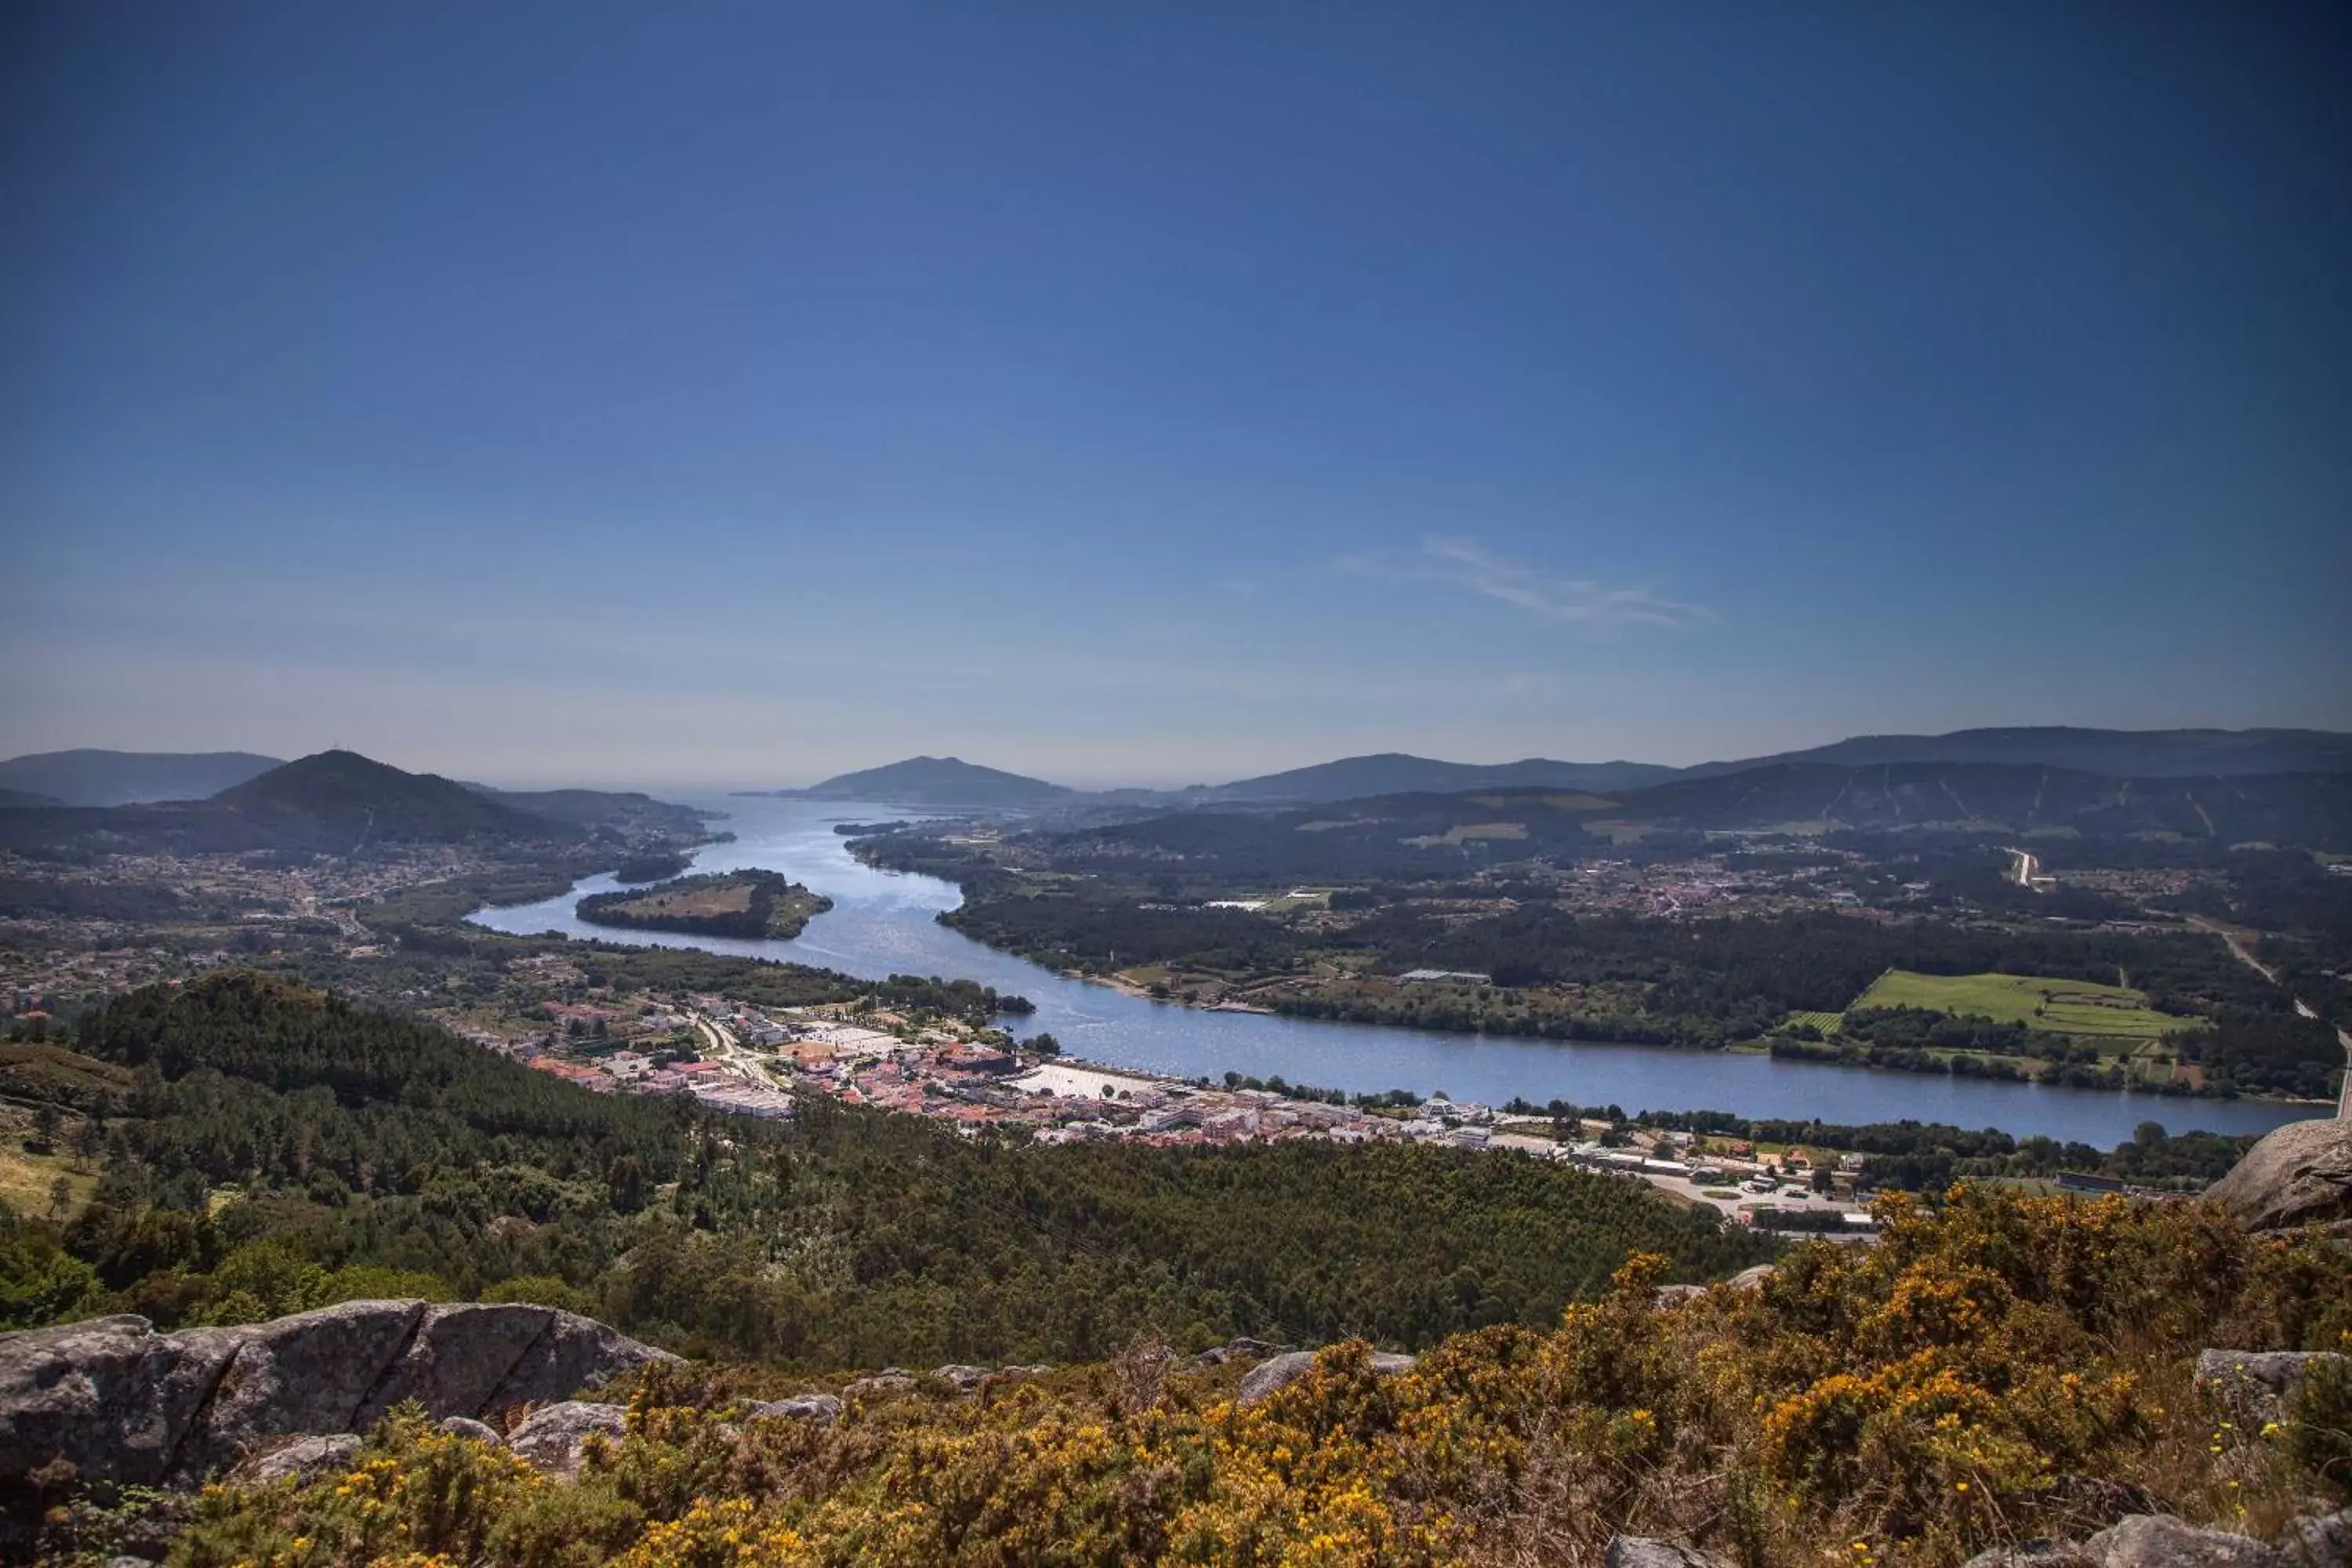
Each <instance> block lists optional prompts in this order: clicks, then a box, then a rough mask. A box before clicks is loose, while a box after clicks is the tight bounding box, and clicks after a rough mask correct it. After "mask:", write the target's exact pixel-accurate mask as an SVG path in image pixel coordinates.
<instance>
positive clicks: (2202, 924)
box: [2189, 915, 2352, 1121]
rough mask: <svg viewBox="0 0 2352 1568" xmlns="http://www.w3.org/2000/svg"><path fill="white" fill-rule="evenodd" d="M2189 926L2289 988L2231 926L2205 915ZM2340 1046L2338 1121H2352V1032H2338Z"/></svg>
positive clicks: (2304, 1006) (2305, 1008)
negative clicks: (2341, 1067)
mask: <svg viewBox="0 0 2352 1568" xmlns="http://www.w3.org/2000/svg"><path fill="white" fill-rule="evenodd" d="M2189 924H2190V925H2193V926H2195V927H2196V928H2197V929H2198V930H2200V931H2211V932H2212V933H2213V934H2214V935H2215V936H2218V937H2220V938H2221V942H2222V944H2223V945H2224V946H2226V947H2227V948H2229V950H2230V951H2231V952H2232V953H2235V954H2236V955H2237V958H2238V962H2239V963H2242V964H2244V965H2246V967H2247V968H2249V969H2252V971H2253V972H2254V973H2257V974H2259V975H2261V976H2262V977H2263V979H2265V980H2267V981H2269V982H2270V983H2271V984H2273V985H2276V986H2278V987H2279V988H2280V989H2281V990H2284V989H2285V988H2286V987H2285V984H2284V982H2283V981H2281V980H2280V979H2279V977H2278V971H2277V970H2275V969H2273V968H2272V967H2271V966H2270V965H2269V964H2267V963H2263V961H2262V960H2261V959H2259V958H2256V957H2255V956H2254V951H2253V949H2252V948H2250V947H2248V946H2247V945H2246V944H2245V943H2244V942H2243V941H2242V940H2241V939H2240V938H2239V936H2238V933H2237V932H2235V931H2231V929H2230V928H2229V927H2228V926H2225V925H2220V924H2217V923H2216V922H2214V921H2209V920H2207V919H2205V918H2204V917H2203V916H2202V915H2190V916H2189ZM2288 1000H2289V1001H2291V1002H2293V1003H2294V1010H2295V1012H2296V1013H2297V1014H2298V1015H2299V1016H2303V1017H2305V1018H2309V1019H2311V1020H2312V1021H2313V1022H2315V1023H2316V1022H2319V1021H2320V1018H2319V1013H2318V1010H2317V1009H2315V1008H2314V1007H2313V1006H2312V1005H2311V1004H2310V1003H2308V1002H2306V1001H2305V1000H2304V999H2303V998H2302V997H2300V996H2290V997H2289V998H2288ZM2336 1044H2337V1045H2339V1046H2342V1047H2344V1082H2343V1085H2342V1087H2341V1088H2339V1089H2337V1090H2336V1120H2337V1121H2352V1029H2341V1028H2339V1029H2337V1030H2336Z"/></svg>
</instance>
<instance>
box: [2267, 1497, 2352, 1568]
mask: <svg viewBox="0 0 2352 1568" xmlns="http://www.w3.org/2000/svg"><path fill="white" fill-rule="evenodd" d="M2278 1544H2279V1551H2280V1552H2283V1553H2284V1554H2285V1557H2286V1560H2287V1562H2288V1563H2291V1564H2293V1568H2352V1508H2347V1509H2346V1510H2344V1511H2343V1512H2341V1513H2331V1514H2327V1515H2325V1516H2324V1517H2315V1518H2311V1519H2298V1520H2296V1521H2294V1523H2293V1524H2290V1525H2288V1526H2287V1527H2286V1531H2285V1533H2284V1534H2283V1535H2281V1536H2280V1537H2279V1543H2278Z"/></svg>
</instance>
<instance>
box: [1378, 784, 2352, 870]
mask: <svg viewBox="0 0 2352 1568" xmlns="http://www.w3.org/2000/svg"><path fill="white" fill-rule="evenodd" d="M1453 798H1454V800H1455V801H1456V803H1457V804H1456V805H1455V807H1454V815H1455V816H1457V817H1459V818H1461V819H1463V820H1468V819H1470V818H1472V817H1482V816H1483V817H1486V818H1499V817H1500V816H1505V815H1507V814H1505V813H1502V812H1499V811H1497V810H1496V809H1495V808H1494V807H1493V806H1491V805H1480V804H1478V803H1477V802H1475V801H1472V800H1469V799H1467V798H1465V797H1462V796H1455V797H1453ZM1521 799H1523V801H1524V803H1525V804H1524V805H1521V807H1520V809H1521V811H1522V812H1526V811H1532V810H1535V809H1536V807H1537V806H1538V805H1539V804H1543V801H1544V797H1542V796H1540V795H1535V794H1533V793H1530V794H1528V795H1526V796H1524V797H1521ZM1349 804H1350V805H1353V806H1354V807H1355V808H1356V810H1357V811H1358V812H1359V813H1361V814H1363V815H1367V816H1372V815H1387V814H1390V813H1391V811H1392V810H1393V807H1392V805H1391V803H1388V802H1382V801H1366V802H1351V803H1349ZM1557 809H1568V810H1572V811H1574V812H1575V813H1576V814H1577V815H1579V816H1582V817H1583V818H1584V819H1585V820H1586V821H1587V822H1588V823H1589V824H1593V825H1596V826H1595V830H1596V831H1612V827H1611V826H1598V825H1614V826H1615V827H1618V828H1638V827H1643V826H1658V827H1668V828H1679V829H1684V830H1697V831H1706V830H1725V829H1741V828H1747V829H1759V828H1775V827H1792V826H1802V825H1806V824H1819V825H1824V826H1830V827H1837V828H1854V829H1862V830H1865V831H1877V832H1908V831H1916V830H1930V831H1933V830H1938V829H1948V830H1963V831H1969V832H1977V833H1981V832H1987V831H2000V832H2003V833H2015V834H2021V835H2030V834H2032V833H2035V832H2037V831H2051V830H2060V831H2064V832H2069V833H2073V834H2076V835H2080V836H2081V837H2086V838H2099V837H2125V836H2137V837H2166V838H2179V839H2202V840H2207V841H2218V842H2220V843H2223V844H2238V843H2247V842H2272V843H2282V844H2298V845H2305V846H2309V847H2316V848H2329V849H2352V773H2271V774H2245V775H2238V776H2231V777H2226V778H2195V779H2189V778H2164V779H2117V778H2109V777H2107V776H2105V775H2104V774H2099V773H2081V772H2077V771H2075V770H2073V769H2066V768H2049V767H2038V766H2023V767H2021V766H2016V765H2011V764H2004V763H1877V764H1874V765H1871V766H1867V767H1833V766H1829V765H1826V764H1823V763H1773V764H1770V765H1769V766H1765V767H1759V768H1749V769H1746V770H1744V771H1742V772H1738V773H1718V774H1715V775H1712V776H1709V777H1702V778H1680V779H1675V780H1674V781H1672V782H1671V783H1668V784H1660V785H1658V786H1656V787H1655V788H1652V789H1645V790H1634V791H1630V792H1624V793H1621V794H1618V795H1613V796H1612V797H1610V798H1608V799H1607V800H1605V801H1604V800H1595V801H1593V802H1591V803H1590V804H1587V805H1573V806H1564V807H1560V808H1557Z"/></svg>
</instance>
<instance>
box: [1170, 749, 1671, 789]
mask: <svg viewBox="0 0 2352 1568" xmlns="http://www.w3.org/2000/svg"><path fill="white" fill-rule="evenodd" d="M1676 772H1677V770H1676V769H1674V768H1670V767H1664V766H1661V765H1660V764H1658V763H1627V762H1614V763H1559V762H1553V761H1551V760H1549V759H1548V758H1544V757H1529V758H1528V759H1527V760H1526V761H1524V762H1517V763H1447V762H1439V761H1436V760H1434V759H1432V758H1429V757H1415V756H1409V755H1407V754H1405V753H1404V752H1381V753H1379V754H1378V755H1374V756H1365V757H1342V758H1340V759H1339V761H1338V762H1332V763H1317V764H1315V765H1314V766H1312V767H1305V768H1292V769H1290V770H1289V771H1287V772H1286V773H1266V774H1264V775H1262V776H1260V777H1257V778H1249V779H1238V780H1236V781H1234V783H1232V784H1218V785H1216V786H1214V787H1213V788H1211V789H1207V790H1202V791H1189V792H1187V793H1188V794H1189V795H1192V796H1193V797H1194V798H1197V799H1204V800H1260V801H1328V800H1355V799H1360V798H1361V797H1363V796H1366V795H1446V794H1452V793H1456V792H1459V791H1463V790H1474V789H1569V790H1601V791H1607V790H1620V789H1640V788H1642V787H1643V786H1644V785H1647V784H1663V783H1664V782H1665V781H1666V780H1668V779H1671V778H1673V777H1675V774H1676Z"/></svg>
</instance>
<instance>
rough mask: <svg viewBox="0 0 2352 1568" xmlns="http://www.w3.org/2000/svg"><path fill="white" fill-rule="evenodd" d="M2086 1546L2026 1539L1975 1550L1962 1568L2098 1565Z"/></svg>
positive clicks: (2093, 1567) (2088, 1567)
mask: <svg viewBox="0 0 2352 1568" xmlns="http://www.w3.org/2000/svg"><path fill="white" fill-rule="evenodd" d="M2086 1553H2087V1549H2086V1548H2084V1547H2082V1546H2078V1545H2074V1544H2072V1543H2070V1542H2063V1541H2027V1542H2020V1543H2019V1544H2017V1545H2015V1546H1996V1547H1994V1548H1992V1549H1991V1550H1990V1551H1989V1552H1978V1553H1977V1554H1976V1555H1975V1556H1974V1557H1971V1558H1969V1560H1968V1562H1967V1563H1965V1564H1963V1568H2099V1563H2098V1559H2096V1558H2095V1557H2091V1556H2089V1555H2087V1554H2086Z"/></svg>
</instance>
